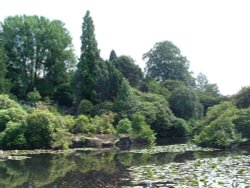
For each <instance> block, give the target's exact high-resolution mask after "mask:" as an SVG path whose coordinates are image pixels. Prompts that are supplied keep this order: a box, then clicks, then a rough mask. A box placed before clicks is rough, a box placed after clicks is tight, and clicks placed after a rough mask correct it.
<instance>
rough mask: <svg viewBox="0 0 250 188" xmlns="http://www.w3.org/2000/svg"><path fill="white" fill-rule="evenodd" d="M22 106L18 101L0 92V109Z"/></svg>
mask: <svg viewBox="0 0 250 188" xmlns="http://www.w3.org/2000/svg"><path fill="white" fill-rule="evenodd" d="M20 107H21V106H20V105H19V104H18V103H17V102H16V101H14V100H12V99H10V98H9V96H8V95H3V94H0V109H7V108H20Z"/></svg>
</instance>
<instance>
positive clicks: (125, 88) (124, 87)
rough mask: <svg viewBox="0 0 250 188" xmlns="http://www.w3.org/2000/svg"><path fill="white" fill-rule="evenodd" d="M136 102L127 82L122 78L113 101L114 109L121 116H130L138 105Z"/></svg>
mask: <svg viewBox="0 0 250 188" xmlns="http://www.w3.org/2000/svg"><path fill="white" fill-rule="evenodd" d="M138 103H139V102H138V100H137V99H136V96H135V95H134V94H133V92H132V90H131V87H130V85H129V82H128V81H127V80H126V79H125V78H124V79H123V80H122V83H121V85H120V87H119V89H118V93H117V97H116V100H115V101H114V111H115V112H117V113H119V114H120V116H121V117H132V115H133V113H135V111H136V109H137V107H138Z"/></svg>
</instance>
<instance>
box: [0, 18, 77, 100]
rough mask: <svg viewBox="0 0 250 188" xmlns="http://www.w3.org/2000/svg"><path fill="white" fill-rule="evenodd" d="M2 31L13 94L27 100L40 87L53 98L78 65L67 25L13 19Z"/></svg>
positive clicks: (35, 19) (28, 19) (36, 19)
mask: <svg viewBox="0 0 250 188" xmlns="http://www.w3.org/2000/svg"><path fill="white" fill-rule="evenodd" d="M2 28H3V29H2V32H1V36H2V40H3V43H4V48H5V50H6V55H7V57H8V61H9V62H8V73H7V77H8V79H9V80H10V81H11V92H13V93H14V94H15V95H17V96H18V97H19V98H25V96H26V94H27V92H29V91H33V90H34V89H35V88H38V90H39V92H41V93H42V94H44V95H48V94H49V95H50V97H51V96H52V95H53V94H54V92H55V91H56V89H57V86H59V85H60V84H62V83H64V82H65V81H66V80H67V73H68V72H69V71H70V69H72V67H73V66H74V62H75V56H74V53H73V50H72V41H71V36H70V34H69V32H68V31H67V29H66V28H65V27H64V24H63V23H62V22H61V21H59V20H53V21H50V20H49V19H47V18H45V17H38V16H11V17H7V18H6V19H5V20H4V22H3V24H2ZM42 85H43V87H41V86H42ZM48 88H49V89H50V91H48Z"/></svg>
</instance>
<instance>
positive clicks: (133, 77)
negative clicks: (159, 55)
mask: <svg viewBox="0 0 250 188" xmlns="http://www.w3.org/2000/svg"><path fill="white" fill-rule="evenodd" d="M113 59H114V60H113V61H112V63H113V64H114V65H115V67H116V68H117V69H118V70H119V71H120V72H121V73H122V75H123V76H124V77H125V78H126V79H127V80H128V81H129V83H130V85H131V86H133V87H138V86H139V84H140V83H141V81H142V78H143V73H142V70H141V68H140V67H139V66H138V65H136V64H135V63H134V60H133V59H132V58H131V57H129V56H124V55H123V56H119V57H117V58H113Z"/></svg>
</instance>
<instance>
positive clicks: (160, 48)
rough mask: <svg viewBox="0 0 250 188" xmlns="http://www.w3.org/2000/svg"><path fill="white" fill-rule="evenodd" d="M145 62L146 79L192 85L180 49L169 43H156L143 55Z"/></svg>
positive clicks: (186, 62)
mask: <svg viewBox="0 0 250 188" xmlns="http://www.w3.org/2000/svg"><path fill="white" fill-rule="evenodd" d="M143 59H144V60H146V68H145V71H146V77H149V78H153V79H155V80H156V81H159V82H162V81H164V80H180V81H183V82H185V83H186V84H188V85H193V84H194V79H193V78H192V76H191V73H190V72H189V70H188V69H189V62H188V60H187V59H186V57H184V56H183V55H182V54H181V51H180V49H179V48H178V47H177V46H175V45H174V44H173V43H172V42H170V41H163V42H158V43H156V44H155V45H154V47H153V48H152V49H151V50H150V51H149V52H147V53H145V54H144V55H143Z"/></svg>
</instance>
